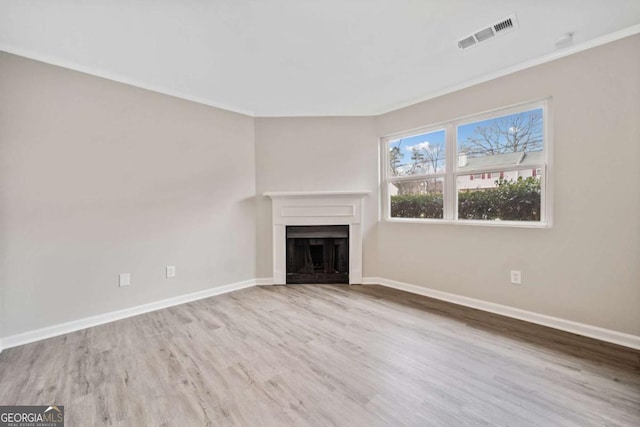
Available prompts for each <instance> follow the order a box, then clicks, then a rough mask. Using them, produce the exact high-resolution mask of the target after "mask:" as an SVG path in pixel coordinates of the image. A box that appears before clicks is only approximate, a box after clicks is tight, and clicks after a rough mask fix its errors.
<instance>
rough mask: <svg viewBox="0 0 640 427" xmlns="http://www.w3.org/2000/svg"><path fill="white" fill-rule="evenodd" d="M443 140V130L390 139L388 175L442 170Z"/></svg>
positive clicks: (443, 163)
mask: <svg viewBox="0 0 640 427" xmlns="http://www.w3.org/2000/svg"><path fill="white" fill-rule="evenodd" d="M444 141H445V132H444V130H439V131H435V132H429V133H423V134H420V135H414V136H410V137H407V138H400V139H396V140H393V141H390V142H389V171H390V175H391V176H404V175H416V174H430V173H442V172H444V171H445V148H444Z"/></svg>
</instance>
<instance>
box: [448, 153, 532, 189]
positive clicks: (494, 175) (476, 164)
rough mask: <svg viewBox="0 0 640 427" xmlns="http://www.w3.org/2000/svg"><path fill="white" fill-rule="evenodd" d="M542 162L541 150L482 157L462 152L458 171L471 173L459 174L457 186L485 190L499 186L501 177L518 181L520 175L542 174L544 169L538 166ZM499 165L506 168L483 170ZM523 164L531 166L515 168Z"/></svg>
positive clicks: (522, 176)
mask: <svg viewBox="0 0 640 427" xmlns="http://www.w3.org/2000/svg"><path fill="white" fill-rule="evenodd" d="M542 163H543V159H542V152H541V151H535V152H532V153H527V152H524V151H517V152H514V153H504V154H494V155H492V156H482V157H468V156H467V155H466V154H464V153H461V154H460V155H459V156H458V171H460V172H465V171H469V175H458V183H457V188H458V190H483V189H488V188H495V187H497V185H496V181H498V180H499V179H500V178H502V179H505V180H507V181H511V180H513V181H516V180H517V179H518V178H520V177H521V178H528V177H530V176H540V175H541V173H542V170H541V169H539V167H538V166H539V165H540V164H542ZM498 166H504V170H501V171H497V172H483V170H484V171H486V170H487V169H495V168H496V167H498ZM522 166H531V168H530V169H519V170H513V168H520V167H522Z"/></svg>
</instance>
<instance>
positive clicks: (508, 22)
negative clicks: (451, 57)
mask: <svg viewBox="0 0 640 427" xmlns="http://www.w3.org/2000/svg"><path fill="white" fill-rule="evenodd" d="M516 28H518V20H517V19H516V14H515V13H514V14H512V15H510V16H507V17H506V18H503V19H501V20H500V21H498V22H496V23H495V24H493V25H489V26H487V27H485V28H483V29H481V30H478V31H476V32H475V33H473V34H471V35H470V36H467V37H464V38H462V39H460V40H458V47H459V48H460V49H462V50H464V49H468V48H470V47H472V46H475V45H477V44H479V43H482V42H485V41H487V40H490V39H493V38H495V37H497V36H501V35H503V34H505V33H510V32H511V30H515V29H516Z"/></svg>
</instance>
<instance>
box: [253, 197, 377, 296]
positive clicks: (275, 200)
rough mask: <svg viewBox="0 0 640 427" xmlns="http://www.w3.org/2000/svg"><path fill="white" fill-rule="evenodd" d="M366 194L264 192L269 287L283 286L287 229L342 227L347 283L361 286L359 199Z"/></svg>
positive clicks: (360, 203) (285, 269)
mask: <svg viewBox="0 0 640 427" xmlns="http://www.w3.org/2000/svg"><path fill="white" fill-rule="evenodd" d="M369 193H370V192H369V191H308V192H302V191H296V192H267V193H264V195H265V196H267V197H270V198H271V200H272V233H273V284H274V285H285V284H287V274H286V272H287V226H312V225H323V226H329V225H346V226H349V227H348V248H349V251H348V263H349V268H348V275H349V278H348V283H349V284H359V283H362V198H363V197H365V196H367V195H368V194H369Z"/></svg>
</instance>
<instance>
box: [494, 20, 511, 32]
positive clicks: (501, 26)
mask: <svg viewBox="0 0 640 427" xmlns="http://www.w3.org/2000/svg"><path fill="white" fill-rule="evenodd" d="M509 28H513V20H512V19H511V18H507V19H505V20H504V21H502V22H498V23H497V24H493V30H494V31H495V32H496V33H499V32H500V31H504V30H508V29H509Z"/></svg>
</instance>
